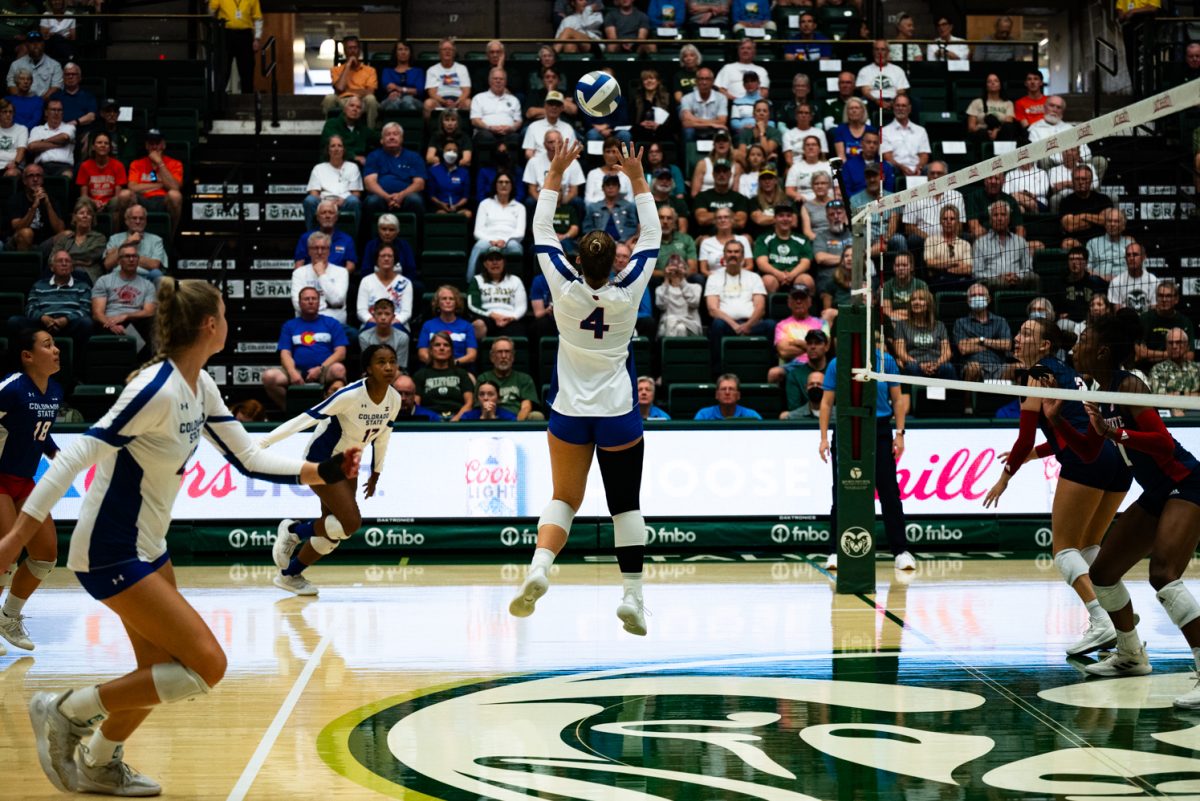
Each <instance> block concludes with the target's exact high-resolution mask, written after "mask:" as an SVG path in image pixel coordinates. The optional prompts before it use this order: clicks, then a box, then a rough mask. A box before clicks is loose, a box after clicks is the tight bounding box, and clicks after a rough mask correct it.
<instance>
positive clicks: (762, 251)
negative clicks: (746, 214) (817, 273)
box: [754, 203, 817, 294]
mask: <svg viewBox="0 0 1200 801" xmlns="http://www.w3.org/2000/svg"><path fill="white" fill-rule="evenodd" d="M795 228H796V207H795V206H793V205H792V204H791V203H781V204H779V205H778V206H776V207H775V230H774V232H772V233H769V234H767V235H766V236H763V237H759V239H758V242H756V243H755V245H754V263H755V266H756V267H757V269H758V272H759V274H760V275H762V279H763V285H764V286H765V287H766V288H767V291H768V292H778V291H780V290H787V289H790V288H791V287H792V286H795V285H799V284H803V285H804V286H806V287H808V291H809V293H810V294H815V293H816V289H817V285H816V283H814V282H813V277H812V275H810V274H809V269H810V268H811V267H812V261H813V249H812V242H810V241H809V240H808V239H807V238H805V237H804V236H797V235H794V234H793V231H794V230H795Z"/></svg>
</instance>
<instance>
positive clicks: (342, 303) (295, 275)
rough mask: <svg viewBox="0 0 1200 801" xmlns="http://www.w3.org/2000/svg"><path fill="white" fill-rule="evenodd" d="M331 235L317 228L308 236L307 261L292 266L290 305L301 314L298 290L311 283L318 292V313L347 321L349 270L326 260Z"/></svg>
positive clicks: (340, 320)
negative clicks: (319, 298)
mask: <svg viewBox="0 0 1200 801" xmlns="http://www.w3.org/2000/svg"><path fill="white" fill-rule="evenodd" d="M329 247H330V239H329V236H328V234H324V233H322V232H320V231H317V232H315V233H313V234H312V235H311V236H309V237H308V259H309V263H308V264H305V265H302V266H300V267H297V268H295V269H294V270H292V308H293V309H295V311H296V314H297V315H299V314H300V290H302V289H305V288H306V287H310V288H312V289H315V290H317V294H319V295H320V296H321V302H320V305H319V306H318V308H317V311H318V313H320V314H324V315H326V316H327V317H332V318H333V319H335V320H337V321H338V322H339V323H341V324H342V325H345V324H346V294H347V293H348V292H349V290H350V273H349V272H348V271H347V270H346V268H345V267H339V266H338V265H336V264H330V263H329Z"/></svg>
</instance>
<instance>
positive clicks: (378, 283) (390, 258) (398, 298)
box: [355, 245, 413, 355]
mask: <svg viewBox="0 0 1200 801" xmlns="http://www.w3.org/2000/svg"><path fill="white" fill-rule="evenodd" d="M380 298H387V299H388V300H390V301H391V302H392V303H393V305H394V317H393V321H392V324H393V325H395V326H396V327H398V328H401V329H403V330H404V331H405V333H406V334H407V332H408V321H409V320H411V319H412V305H413V284H412V281H409V280H408V279H407V278H405V277H404V276H403V275H402V274H400V273H399V272H397V271H396V249H395V248H394V247H392V246H391V245H380V246H379V250H378V251H377V252H376V254H375V272H373V273H371V274H370V275H366V276H363V280H362V281H361V282H360V283H359V285H358V302H357V303H356V304H355V306H356V310H357V312H358V322H359V325H360V326H361V327H362V328H363V329H366V328H367V327H369V326H372V325H374V324H375V315H374V309H375V302H376V301H377V300H379V299H380ZM406 341H407V339H406ZM406 355H407V353H406Z"/></svg>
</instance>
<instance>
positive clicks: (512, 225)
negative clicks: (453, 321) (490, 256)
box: [467, 170, 526, 284]
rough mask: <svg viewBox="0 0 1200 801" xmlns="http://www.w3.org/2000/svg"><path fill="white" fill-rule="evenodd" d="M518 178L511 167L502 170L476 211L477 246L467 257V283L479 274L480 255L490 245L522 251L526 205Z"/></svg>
mask: <svg viewBox="0 0 1200 801" xmlns="http://www.w3.org/2000/svg"><path fill="white" fill-rule="evenodd" d="M515 181H516V179H514V178H513V176H512V173H510V172H509V171H508V170H499V171H497V173H496V180H495V182H494V183H493V184H492V196H491V197H486V198H484V199H483V201H482V202H481V203H480V204H479V209H478V211H476V213H475V247H473V248H472V249H471V255H470V256H469V257H468V260H467V283H468V284H470V283H471V281H472V280H473V279H474V278H475V270H476V267H477V265H478V264H479V257H480V256H482V255H483V254H484V253H485V252H486V251H487V250H488V249H489V248H493V247H496V248H500V249H501V250H503V251H504V252H505V253H512V254H515V255H518V256H519V255H520V254H521V253H522V249H521V242H522V240H523V239H524V238H525V220H526V213H525V206H523V205H522V204H521V203H519V202H517V199H516V191H517V185H516V182H515Z"/></svg>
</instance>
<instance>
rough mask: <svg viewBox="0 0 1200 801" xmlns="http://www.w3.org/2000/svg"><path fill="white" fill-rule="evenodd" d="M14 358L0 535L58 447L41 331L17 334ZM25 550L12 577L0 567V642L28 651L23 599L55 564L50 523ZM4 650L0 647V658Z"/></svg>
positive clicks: (4, 409) (56, 392) (3, 414)
mask: <svg viewBox="0 0 1200 801" xmlns="http://www.w3.org/2000/svg"><path fill="white" fill-rule="evenodd" d="M15 344H16V348H15V349H14V351H13V353H14V355H15V356H16V357H17V358H18V359H19V362H20V363H19V365H18V370H17V372H15V373H11V374H9V375H8V376H6V377H5V378H4V380H3V381H0V531H8V530H9V529H10V528H12V525H13V523H14V522H16V519H17V513H18V512H20V511H21V507H22V506H23V505H24V504H25V499H26V498H28V497H29V493H31V492H33V477H34V476H36V475H37V471H38V467H39V466H41V463H42V456H43V455H45V456H48V457H50V458H51V459H53V458H54V456H55V454H56V453H58V446H57V445H55V444H54V438H53V437H52V436H50V429H51V428H53V427H54V420H55V418H56V417H58V409H59V407H60V406H62V399H63V392H62V387H60V386H59V385H58V382H57V381H55V380H54V379H53V378H51V376H52V375H54V374H55V373H57V372H58V347H57V346H56V345H55V344H54V337H52V336H50V334H48V333H47V332H45V331H32V330H26V331H22V332H20V333H19V334H18V336H17V342H16V343H15ZM23 544H24V546H25V551H26V557H25V561H24V562H22V563H21V567H20V568H19V569H17V570H16V572H15V573H14V572H13V570H12V568H11V567H10V566H9V565H8V564H6V563H3V562H0V591H2V588H3V586H4V585H6V584H8V583H9V582H10V581H11V585H12V586H11V587H10V588H9V591H8V595H7V597H5V599H4V606H3V607H0V637H3V638H4V639H5V640H7V641H8V642H9V643H11V644H12V645H15V646H16V647H18V648H24V649H25V650H29V651H32V650H33V640H32V639H30V637H29V631H28V630H27V629H26V628H25V621H24V616H23V615H22V612H23V610H24V608H25V602H26V601H28V600H29V596H30V595H32V594H33V592H34V591H35V590H36V589H37V588H38V586H39V585H40V584H41V583H42V581H43V580H44V579H45V578H46V576H48V575H50V571H51V570H53V569H54V565H55V563H56V562H57V561H58V537H57V535H56V533H55V530H54V521H53V520H51V519H50V518H49V517H47V518H46V519H45V520H43V521H42V525H41V526H39V527H38V529H37V530H36V531H35V532H34V533H33V536H32V537H30V539H29V541H28V542H25V543H23ZM3 653H4V644H3V643H0V654H3Z"/></svg>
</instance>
